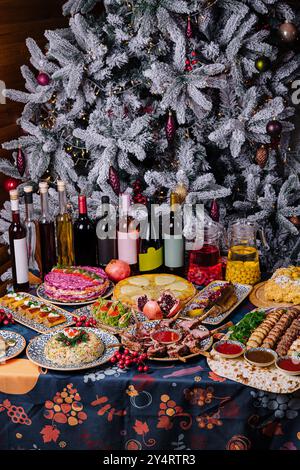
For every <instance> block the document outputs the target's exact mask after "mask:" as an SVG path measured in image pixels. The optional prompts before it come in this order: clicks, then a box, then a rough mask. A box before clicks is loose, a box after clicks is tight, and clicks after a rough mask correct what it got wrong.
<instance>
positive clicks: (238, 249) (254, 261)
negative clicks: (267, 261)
mask: <svg viewBox="0 0 300 470" xmlns="http://www.w3.org/2000/svg"><path fill="white" fill-rule="evenodd" d="M258 230H259V227H258V225H257V224H256V223H252V222H249V221H247V220H240V221H238V222H236V223H234V224H232V225H231V226H230V227H229V230H228V238H229V251H228V261H227V266H226V280H227V281H231V282H237V283H241V284H251V285H254V284H256V283H257V282H259V281H260V277H261V274H260V266H259V253H258V249H257V244H256V235H257V232H258ZM260 233H261V238H262V242H263V245H264V246H267V244H266V241H265V239H264V233H263V231H261V232H260Z"/></svg>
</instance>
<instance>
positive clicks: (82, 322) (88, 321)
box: [72, 315, 97, 328]
mask: <svg viewBox="0 0 300 470" xmlns="http://www.w3.org/2000/svg"><path fill="white" fill-rule="evenodd" d="M72 320H73V322H75V326H77V327H78V328H79V327H80V326H86V327H89V328H94V327H95V326H96V325H97V320H95V318H92V317H87V316H86V315H81V316H80V317H76V316H75V315H74V317H72Z"/></svg>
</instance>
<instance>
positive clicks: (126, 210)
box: [117, 193, 139, 273]
mask: <svg viewBox="0 0 300 470" xmlns="http://www.w3.org/2000/svg"><path fill="white" fill-rule="evenodd" d="M117 238H118V258H119V259H120V260H122V261H125V262H126V263H128V264H129V265H130V268H131V272H132V273H135V272H136V271H137V267H138V242H139V231H138V229H137V228H136V227H135V221H134V218H133V217H132V216H131V215H130V195H129V194H125V193H124V194H121V196H120V214H119V227H118V232H117Z"/></svg>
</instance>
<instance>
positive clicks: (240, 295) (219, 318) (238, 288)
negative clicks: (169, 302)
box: [180, 281, 252, 325]
mask: <svg viewBox="0 0 300 470" xmlns="http://www.w3.org/2000/svg"><path fill="white" fill-rule="evenodd" d="M225 283H226V281H213V282H211V283H210V284H208V286H206V287H205V288H204V289H202V290H201V291H200V292H198V294H196V295H195V297H194V298H193V299H192V300H191V301H190V302H189V303H188V304H187V305H186V306H185V307H184V308H183V310H182V311H181V313H180V316H181V317H183V318H190V317H189V316H188V315H187V313H186V312H187V311H188V309H189V305H190V304H191V303H193V302H194V301H195V300H196V299H197V298H198V297H200V296H201V294H202V293H203V292H205V290H206V289H208V287H212V286H216V287H217V286H222V285H223V284H225ZM233 286H234V291H235V294H236V296H237V301H236V303H235V304H234V305H233V306H232V307H230V308H229V309H228V310H226V312H224V313H220V314H219V315H214V316H208V317H206V318H205V320H203V322H202V323H203V324H204V325H219V324H220V323H222V322H223V321H224V320H225V319H226V318H227V317H229V315H230V314H231V313H232V312H233V311H234V310H235V309H236V308H237V307H238V306H239V305H240V304H241V303H242V302H243V300H245V299H246V297H248V295H249V294H250V292H251V291H252V286H250V285H248V284H238V283H233Z"/></svg>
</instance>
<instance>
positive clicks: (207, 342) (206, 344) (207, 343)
mask: <svg viewBox="0 0 300 470" xmlns="http://www.w3.org/2000/svg"><path fill="white" fill-rule="evenodd" d="M160 321H161V320H153V321H147V322H144V323H143V328H145V329H146V330H149V331H151V330H152V329H153V327H154V326H156V325H158V324H159V323H160ZM179 322H180V320H176V321H175V323H174V324H173V325H172V329H176V324H177V325H178V323H179ZM174 327H175V328H174ZM135 329H136V328H135V327H133V328H131V329H130V330H129V331H128V333H130V334H134V333H135ZM198 329H199V330H203V331H208V329H207V328H205V326H202V325H200V326H199V327H198ZM200 344H201V350H202V351H207V350H208V349H210V347H211V346H212V344H213V338H212V337H211V336H210V337H208V338H206V339H204V340H202V341H201V343H200ZM128 349H129V348H128ZM198 356H201V353H195V354H189V355H188V356H182V358H181V359H179V358H176V357H149V360H151V361H164V362H165V361H168V362H172V361H182V360H184V361H186V360H187V359H192V358H194V357H198Z"/></svg>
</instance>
